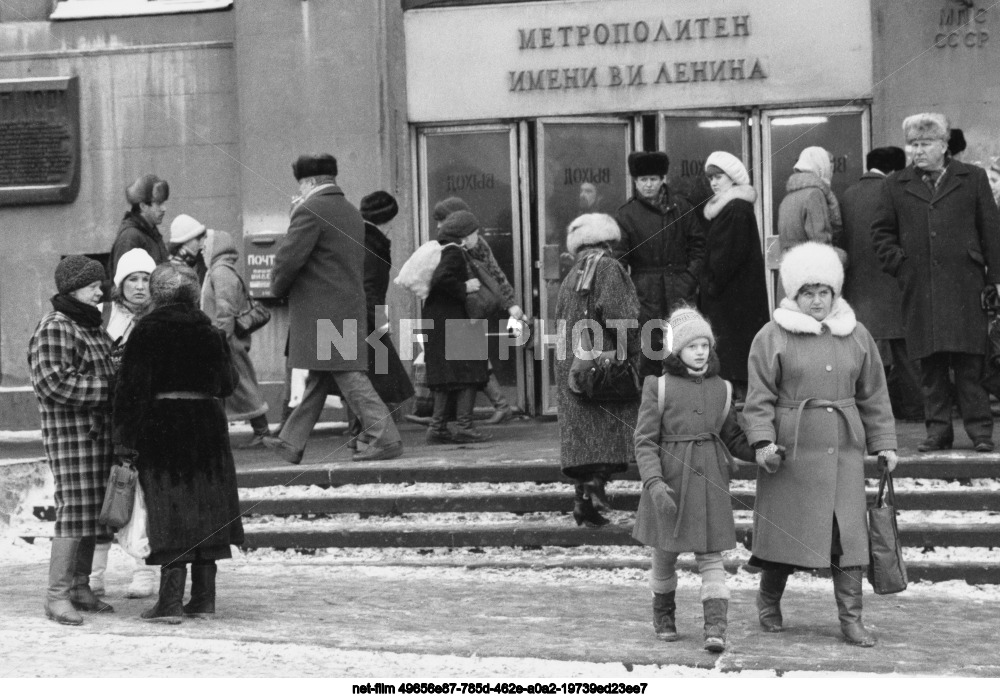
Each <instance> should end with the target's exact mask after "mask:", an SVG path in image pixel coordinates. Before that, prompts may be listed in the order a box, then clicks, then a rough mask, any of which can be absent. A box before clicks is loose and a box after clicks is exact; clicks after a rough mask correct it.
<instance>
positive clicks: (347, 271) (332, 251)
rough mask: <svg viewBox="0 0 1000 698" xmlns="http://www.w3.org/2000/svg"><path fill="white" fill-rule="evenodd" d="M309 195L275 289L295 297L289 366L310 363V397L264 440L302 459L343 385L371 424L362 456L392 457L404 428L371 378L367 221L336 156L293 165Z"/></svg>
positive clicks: (297, 211) (296, 213)
mask: <svg viewBox="0 0 1000 698" xmlns="http://www.w3.org/2000/svg"><path fill="white" fill-rule="evenodd" d="M292 172H293V174H294V175H295V179H297V180H298V182H299V191H300V192H301V194H302V200H301V201H300V202H299V203H298V205H297V206H296V207H295V208H294V209H293V211H292V220H291V223H290V224H289V226H288V234H287V235H285V238H284V239H283V240H282V241H281V245H280V246H279V247H278V251H277V252H276V254H275V260H274V272H273V276H272V278H271V293H272V294H273V295H274V297H275V298H284V297H286V296H287V298H288V312H289V343H288V365H289V366H290V367H291V368H299V369H308V370H309V377H308V379H307V380H306V391H305V395H304V396H303V398H302V403H301V404H300V405H299V406H298V407H296V408H295V411H293V412H292V414H291V415H290V416H289V417H288V420H287V421H286V422H285V426H284V428H283V429H282V430H281V434H280V435H279V436H278V437H266V438H265V439H264V444H265V445H266V446H267V447H268V448H271V449H274V450H276V451H278V453H279V454H280V455H281V457H282V458H284V459H285V460H287V461H289V462H291V463H298V462H299V461H301V460H302V452H303V450H304V449H305V445H306V442H307V441H308V440H309V433H310V432H311V431H312V428H313V426H314V425H315V424H316V421H317V420H318V419H319V416H320V414H321V413H322V411H323V405H324V403H325V402H326V396H327V395H328V394H329V393H331V392H333V391H334V390H337V391H338V392H339V393H340V395H341V396H343V398H344V401H345V402H346V403H347V405H348V407H349V408H350V410H351V412H353V413H354V414H355V415H357V416H358V417H360V418H361V423H362V426H363V427H364V432H363V434H362V435H361V436H360V437H359V439H358V441H359V442H366V443H367V444H368V448H367V449H365V450H362V451H358V452H357V453H355V454H354V458H353V459H354V460H359V461H361V460H387V459H390V458H395V457H397V456H399V455H400V454H401V453H402V452H403V444H402V441H401V440H400V436H399V431H398V430H397V429H396V425H395V423H394V422H393V421H392V417H391V416H390V414H389V410H387V409H386V406H385V403H384V402H382V400H380V399H379V396H378V395H377V394H376V392H375V389H374V388H373V387H372V384H371V381H370V380H369V379H368V374H367V369H368V351H367V344H366V342H365V339H366V337H367V336H368V331H369V328H368V318H367V311H366V307H365V288H364V271H365V246H364V239H365V224H364V221H363V220H362V218H361V214H360V213H359V212H358V209H356V208H355V207H354V206H352V205H351V204H350V203H349V202H348V201H347V199H346V198H345V197H344V192H343V190H341V188H340V187H338V186H337V179H336V177H337V161H336V160H335V159H334V157H333V156H332V155H327V154H325V153H324V154H321V155H303V156H301V157H299V159H298V160H296V161H295V162H294V163H293V164H292Z"/></svg>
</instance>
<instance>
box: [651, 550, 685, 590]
mask: <svg viewBox="0 0 1000 698" xmlns="http://www.w3.org/2000/svg"><path fill="white" fill-rule="evenodd" d="M679 555H680V553H674V552H670V551H669V550H660V549H659V548H653V564H652V565H651V566H650V568H649V589H650V591H652V592H653V593H654V594H669V593H670V592H671V591H676V589H677V558H678V556H679Z"/></svg>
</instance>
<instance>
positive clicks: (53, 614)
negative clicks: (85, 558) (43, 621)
mask: <svg viewBox="0 0 1000 698" xmlns="http://www.w3.org/2000/svg"><path fill="white" fill-rule="evenodd" d="M79 547H80V539H79V538H53V539H52V552H51V554H50V556H49V588H48V591H47V592H46V595H45V617H46V618H48V619H49V620H54V621H55V622H57V623H61V624H63V625H83V616H81V615H80V614H79V613H77V611H76V609H75V608H73V604H72V603H70V600H69V592H70V589H71V588H72V587H73V573H74V572H75V570H76V552H77V549H78V548H79Z"/></svg>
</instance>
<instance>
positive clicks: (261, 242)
mask: <svg viewBox="0 0 1000 698" xmlns="http://www.w3.org/2000/svg"><path fill="white" fill-rule="evenodd" d="M284 235H285V234H284V233H275V232H272V231H264V232H260V233H246V234H245V235H244V236H243V243H244V244H243V249H244V250H245V252H246V263H247V266H246V269H247V287H248V290H249V291H250V295H251V296H253V297H254V298H273V297H274V296H272V295H271V275H272V274H273V273H274V255H275V253H276V252H277V251H278V243H280V242H281V239H282V238H283V237H284Z"/></svg>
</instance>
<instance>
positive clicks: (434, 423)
mask: <svg viewBox="0 0 1000 698" xmlns="http://www.w3.org/2000/svg"><path fill="white" fill-rule="evenodd" d="M431 395H432V396H433V398H434V411H433V412H432V413H431V429H433V430H434V431H437V432H446V431H448V419H449V417H450V415H451V412H452V411H453V408H452V402H453V399H452V393H450V392H448V391H447V390H434V391H432V392H431Z"/></svg>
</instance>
